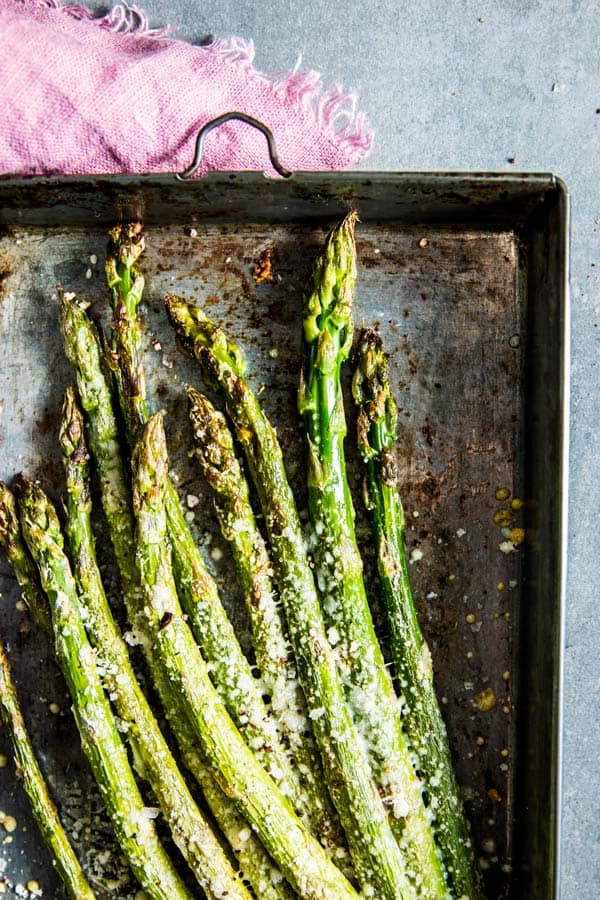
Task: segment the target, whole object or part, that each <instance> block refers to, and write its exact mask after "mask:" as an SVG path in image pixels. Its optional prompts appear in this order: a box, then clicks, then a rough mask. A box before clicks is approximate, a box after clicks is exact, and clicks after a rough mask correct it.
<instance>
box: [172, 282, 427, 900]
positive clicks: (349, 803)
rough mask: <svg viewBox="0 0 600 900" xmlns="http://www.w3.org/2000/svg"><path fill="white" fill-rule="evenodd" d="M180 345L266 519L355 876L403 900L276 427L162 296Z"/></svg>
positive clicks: (219, 353) (176, 302)
mask: <svg viewBox="0 0 600 900" xmlns="http://www.w3.org/2000/svg"><path fill="white" fill-rule="evenodd" d="M165 301H166V305H167V311H168V314H169V318H170V320H171V323H172V325H173V327H174V328H175V330H176V332H177V335H178V337H179V340H180V343H181V346H182V347H183V349H184V350H186V351H187V352H188V353H190V354H191V355H193V356H195V357H196V359H197V360H198V361H199V363H200V365H201V367H202V369H203V371H204V373H205V375H206V376H207V377H208V378H209V379H210V380H211V381H213V382H215V383H216V384H217V385H218V386H219V387H220V388H221V390H222V391H223V392H224V394H225V396H226V398H227V408H228V412H229V415H230V418H231V419H232V421H233V424H234V426H235V433H236V436H237V438H238V440H239V442H240V444H241V446H242V448H243V450H244V453H245V455H246V460H247V462H248V467H249V470H250V474H251V476H252V479H253V481H254V484H255V486H256V489H257V493H258V496H259V499H260V503H261V506H262V510H263V513H264V516H265V522H266V527H267V531H268V537H269V543H270V547H271V552H272V556H273V563H274V569H275V576H276V581H277V583H278V587H279V592H280V596H281V600H282V604H283V608H284V611H285V614H286V617H287V622H288V626H289V629H290V637H291V640H292V644H293V648H294V653H295V657H296V662H297V665H298V670H299V676H300V681H301V683H302V687H303V690H304V695H305V698H306V703H307V707H308V710H309V717H310V718H311V720H312V723H313V731H314V734H315V738H316V740H317V743H318V745H319V749H320V751H321V758H322V761H323V767H324V771H325V777H326V780H327V785H328V788H329V791H330V794H331V797H332V800H333V802H334V806H335V807H336V809H337V810H338V812H339V814H340V819H341V821H342V826H343V828H344V830H345V832H346V838H347V840H348V845H349V849H350V853H351V856H352V861H353V863H354V867H355V871H356V876H357V879H358V880H359V882H360V883H361V886H362V887H363V890H364V891H365V892H367V893H368V892H369V891H374V893H375V896H377V897H382V898H383V897H390V898H395V900H397V898H399V897H411V896H414V891H413V889H412V887H411V885H410V883H409V882H408V879H407V877H406V873H405V868H404V861H403V857H402V854H401V853H400V850H399V848H398V844H397V843H396V840H395V838H394V836H393V834H392V831H391V828H390V824H389V820H388V816H387V812H386V809H385V807H384V805H383V801H382V799H381V797H380V796H379V793H378V792H377V790H376V788H375V785H374V783H373V780H372V778H371V775H370V771H369V762H368V759H367V755H366V751H365V748H364V745H363V741H362V739H361V737H360V736H359V735H358V732H357V730H356V728H355V726H354V723H353V721H352V717H351V715H350V711H349V709H348V706H347V704H346V701H345V698H344V692H343V688H342V685H341V681H340V677H339V674H338V670H337V663H336V658H335V654H334V652H333V650H332V648H331V646H330V644H329V642H328V639H327V635H326V632H325V625H324V623H323V617H322V614H321V609H320V606H319V600H318V597H317V593H316V590H315V584H314V580H313V575H312V571H311V569H310V566H309V562H308V559H307V555H306V545H305V541H304V538H303V534H302V528H301V525H300V520H299V517H298V513H297V510H296V505H295V502H294V498H293V495H292V492H291V489H290V486H289V483H288V480H287V476H286V472H285V467H284V464H283V456H282V453H281V447H280V446H279V442H278V440H277V436H276V434H275V430H274V428H273V427H272V426H271V424H270V423H269V421H268V419H267V418H266V416H265V414H264V412H263V411H262V409H261V407H260V405H259V403H258V401H257V399H256V396H255V395H254V394H253V392H252V390H251V389H250V387H249V385H248V383H247V381H246V380H245V378H244V362H243V359H242V355H241V352H240V350H239V349H238V347H237V346H236V345H235V344H234V343H233V342H232V341H231V340H230V339H228V338H227V336H226V335H225V333H224V332H223V331H222V330H221V329H220V328H218V327H217V326H216V325H215V324H214V323H213V322H211V320H210V319H208V318H207V317H206V316H205V315H204V314H203V312H202V311H201V310H200V309H198V308H197V307H194V306H193V305H191V304H189V303H187V302H186V301H185V300H182V299H181V298H179V297H176V296H175V295H174V294H168V295H167V297H166V298H165Z"/></svg>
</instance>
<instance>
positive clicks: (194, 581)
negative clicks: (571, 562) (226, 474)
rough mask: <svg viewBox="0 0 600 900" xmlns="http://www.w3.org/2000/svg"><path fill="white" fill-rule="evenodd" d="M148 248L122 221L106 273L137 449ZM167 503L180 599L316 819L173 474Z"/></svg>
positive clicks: (247, 716)
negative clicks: (142, 262) (143, 266)
mask: <svg viewBox="0 0 600 900" xmlns="http://www.w3.org/2000/svg"><path fill="white" fill-rule="evenodd" d="M143 249H144V238H143V234H142V232H141V228H140V226H139V225H138V224H131V225H127V226H117V227H116V228H113V229H112V230H111V231H110V232H109V244H108V250H107V257H106V273H107V280H108V284H109V287H110V289H111V298H112V301H111V302H112V308H113V320H112V332H111V348H112V359H113V363H112V368H113V370H114V371H115V373H116V375H117V385H118V390H119V397H120V401H121V407H122V410H121V411H122V414H123V418H124V419H125V422H126V424H127V430H128V436H129V441H130V444H131V446H132V447H133V445H134V444H135V442H136V440H137V437H138V435H139V433H140V429H141V428H143V426H144V424H145V422H146V421H147V418H148V410H147V404H146V392H145V379H144V367H143V362H142V355H141V339H140V327H139V322H138V319H137V307H138V305H139V303H140V300H141V297H142V292H143V288H144V279H143V275H142V274H141V273H140V272H139V270H138V269H137V262H138V260H139V258H140V256H141V254H142V252H143ZM166 505H167V515H168V520H169V538H170V540H171V546H172V550H173V565H174V568H175V573H176V582H177V588H178V592H179V596H180V600H181V602H182V604H183V607H184V610H185V612H186V614H187V615H188V616H189V620H190V624H191V626H192V630H193V632H194V636H195V638H196V640H197V642H198V644H199V646H200V648H201V649H202V652H203V654H204V656H205V658H206V661H207V662H208V663H209V664H210V666H211V675H212V678H213V681H214V683H215V685H216V686H217V690H218V691H219V692H220V694H221V696H222V698H223V701H224V702H225V705H226V707H227V710H228V712H229V714H230V715H231V716H233V719H234V721H235V722H236V724H237V725H238V727H241V728H242V729H243V731H244V734H245V735H246V736H247V738H248V740H249V742H251V745H252V746H253V748H254V751H255V752H256V754H257V756H258V758H259V759H260V761H261V763H262V764H263V766H264V767H265V768H266V769H267V771H269V772H270V773H271V774H272V775H273V777H274V778H275V780H276V781H277V782H278V784H279V785H280V787H281V789H282V790H283V792H284V793H285V794H286V796H288V797H289V798H290V800H291V801H292V802H293V804H294V807H295V809H296V810H297V811H298V813H299V814H301V815H302V816H303V817H305V818H306V819H307V821H309V822H310V820H311V808H310V804H309V803H308V802H307V797H306V792H305V791H304V790H303V789H302V785H301V783H300V780H299V778H298V777H297V774H296V773H295V772H294V771H293V769H292V767H291V766H290V763H289V760H288V758H287V757H286V754H285V751H284V748H283V746H282V744H281V738H280V735H279V733H278V729H277V727H276V723H275V721H274V720H273V718H272V717H271V716H270V715H269V712H268V710H267V707H266V704H265V702H264V701H263V697H262V689H261V686H260V683H259V682H258V681H257V679H256V678H254V676H253V675H252V671H251V668H250V665H249V663H248V661H247V659H246V658H245V656H244V654H243V652H242V649H241V647H240V644H239V641H238V639H237V636H236V634H235V631H234V629H233V627H232V625H231V622H230V621H229V619H228V617H227V614H226V612H225V610H224V608H223V605H222V603H221V600H220V597H219V594H218V590H217V587H216V585H215V582H214V580H213V579H212V578H211V576H210V575H209V573H208V572H207V570H206V567H205V566H204V562H203V560H202V557H201V555H200V552H199V550H198V548H197V547H196V544H195V542H194V540H193V538H192V535H191V533H190V530H189V527H188V524H187V522H186V521H185V517H184V514H183V511H182V509H181V503H180V501H179V498H178V496H177V491H176V490H175V487H174V485H173V483H172V481H171V479H170V478H169V479H168V481H167V492H166ZM266 748H268V750H267V749H266Z"/></svg>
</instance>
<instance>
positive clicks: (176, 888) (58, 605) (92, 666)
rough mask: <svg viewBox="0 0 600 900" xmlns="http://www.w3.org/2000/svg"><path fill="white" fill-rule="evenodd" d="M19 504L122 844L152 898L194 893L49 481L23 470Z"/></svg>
mask: <svg viewBox="0 0 600 900" xmlns="http://www.w3.org/2000/svg"><path fill="white" fill-rule="evenodd" d="M18 505H19V515H20V521H21V527H22V529H23V535H24V537H25V540H26V542H27V546H28V547H29V551H30V553H31V555H32V557H33V559H34V561H35V563H36V565H37V567H38V571H39V574H40V579H41V584H42V588H43V590H44V592H45V594H46V596H47V598H48V601H49V603H50V608H51V611H52V624H53V630H54V639H55V648H56V656H57V659H58V661H59V664H60V666H61V669H62V671H63V675H64V677H65V681H66V682H67V686H68V688H69V692H70V694H71V699H72V701H73V713H74V715H75V721H76V723H77V727H78V729H79V733H80V736H81V743H82V748H83V751H84V753H85V756H86V757H87V759H88V762H89V764H90V767H91V769H92V772H93V773H94V776H95V778H96V781H97V782H98V786H99V788H100V792H101V794H102V798H103V800H104V803H105V805H106V809H107V812H108V814H109V816H110V819H111V821H112V824H113V827H114V830H115V835H116V837H117V840H118V842H119V844H120V846H121V849H122V851H123V853H124V854H125V856H126V857H127V860H128V862H129V864H130V866H131V868H132V870H133V873H134V875H135V877H136V878H137V879H138V881H139V882H140V884H141V885H142V887H143V888H144V890H145V892H146V893H147V895H148V896H149V897H150V898H152V900H155V898H156V900H175V898H181V900H184V898H185V900H189V898H190V897H191V894H190V893H189V891H188V890H187V888H186V886H185V885H184V883H183V881H182V880H181V877H180V876H179V875H178V873H177V871H176V869H175V867H174V865H173V863H172V862H171V860H170V859H169V857H168V856H167V854H166V852H165V849H164V847H163V846H162V844H161V842H160V840H159V838H158V836H157V834H156V829H155V825H154V822H153V821H152V820H151V819H149V818H146V817H145V816H144V801H143V800H142V797H141V795H140V792H139V790H138V787H137V784H136V782H135V778H134V777H133V773H132V771H131V767H130V765H129V760H128V758H127V753H126V751H125V748H124V746H123V744H122V742H121V738H120V737H119V733H118V730H117V726H116V723H115V720H114V717H113V714H112V712H111V709H110V706H109V703H108V700H107V698H106V696H105V694H104V690H103V688H102V682H101V680H100V675H99V672H98V669H97V667H96V658H95V654H94V651H93V649H92V647H91V645H90V643H89V641H88V640H87V637H86V634H85V629H84V628H83V624H82V623H81V620H80V618H79V616H78V603H79V599H78V596H77V587H76V585H75V581H74V579H73V575H72V572H71V568H70V565H69V561H68V559H67V557H66V556H65V553H64V550H63V537H62V533H61V529H60V524H59V521H58V517H57V515H56V512H55V510H54V508H53V506H52V504H51V503H50V501H49V500H48V498H47V497H46V495H45V494H44V492H43V491H42V490H41V488H39V487H37V486H36V485H34V484H33V483H32V482H30V481H27V480H26V479H25V478H23V477H20V478H19V483H18Z"/></svg>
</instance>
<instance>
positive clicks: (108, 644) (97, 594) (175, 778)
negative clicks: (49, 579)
mask: <svg viewBox="0 0 600 900" xmlns="http://www.w3.org/2000/svg"><path fill="white" fill-rule="evenodd" d="M60 445H61V449H62V453H63V462H64V466H65V473H66V483H67V514H68V517H67V523H66V527H65V532H66V537H67V542H68V546H69V551H70V556H71V560H72V562H73V570H74V575H75V580H76V583H77V586H78V589H79V595H80V598H81V608H82V613H83V614H82V615H81V614H80V618H82V621H83V622H84V623H85V627H86V630H87V632H88V635H89V638H90V641H91V643H92V645H93V646H94V649H95V651H96V656H97V659H98V661H99V662H100V665H101V669H102V671H103V673H104V684H105V686H106V688H107V690H108V692H109V695H110V697H111V699H112V701H113V703H114V706H115V709H116V711H117V714H118V715H119V718H120V720H121V722H123V723H125V725H126V732H125V733H126V736H127V740H128V742H129V744H130V745H131V747H132V750H133V758H134V759H135V760H137V761H138V765H139V766H140V769H141V771H140V774H141V775H142V776H143V777H144V778H145V779H146V780H147V781H148V782H149V784H150V786H151V788H152V790H153V792H154V795H155V797H156V799H157V801H158V805H159V807H160V809H161V811H162V814H163V816H164V818H165V821H166V822H167V824H168V825H169V827H170V829H171V834H172V836H173V840H174V842H175V844H176V845H177V847H178V848H179V850H180V851H181V853H182V856H183V857H184V859H185V860H186V862H187V863H188V865H189V866H190V868H191V870H192V871H193V873H194V875H195V876H196V879H197V880H198V883H199V884H200V885H201V886H202V887H203V888H204V890H205V891H206V893H207V894H208V895H209V896H210V897H231V898H234V897H235V898H238V900H250V894H249V893H248V891H247V890H246V888H245V887H244V885H243V884H242V883H241V881H240V879H239V876H238V875H237V874H236V872H235V871H234V870H233V868H232V866H231V863H230V862H229V859H228V857H227V855H226V854H225V852H224V850H223V848H222V847H221V844H220V843H219V841H218V840H217V838H216V837H215V835H214V833H213V831H212V828H211V826H210V824H209V823H208V822H207V820H206V818H205V816H204V815H203V814H202V813H201V812H200V810H199V809H198V807H197V805H196V803H195V802H194V800H193V798H192V796H191V794H190V792H189V790H188V787H187V785H186V783H185V781H184V779H183V777H182V776H181V773H180V772H179V770H178V768H177V764H176V762H175V760H174V759H173V756H172V754H171V751H170V750H169V747H168V745H167V743H166V741H165V739H164V737H163V735H162V733H161V731H160V729H159V727H158V724H157V722H156V719H155V718H154V714H153V713H152V711H151V709H150V706H149V705H148V701H147V700H146V698H145V696H144V694H143V693H142V690H141V688H140V686H139V684H138V682H137V679H136V677H135V674H134V672H133V669H132V667H131V662H130V660H129V654H128V652H127V645H126V644H125V641H124V640H123V638H122V636H121V634H120V632H119V631H118V629H117V626H116V625H115V622H114V619H113V617H112V613H111V610H110V607H109V605H108V601H107V599H106V594H105V592H104V587H103V585H102V580H101V578H100V572H99V571H98V567H97V564H96V554H95V547H94V538H93V534H92V528H91V519H90V516H91V510H92V499H91V493H90V474H89V462H88V460H89V454H88V451H87V446H86V443H85V438H84V423H83V415H82V413H81V410H80V409H79V408H78V406H77V402H76V400H75V395H74V391H73V389H72V388H69V389H68V390H67V393H66V395H65V402H64V404H63V411H62V421H61V429H60ZM78 612H79V611H78Z"/></svg>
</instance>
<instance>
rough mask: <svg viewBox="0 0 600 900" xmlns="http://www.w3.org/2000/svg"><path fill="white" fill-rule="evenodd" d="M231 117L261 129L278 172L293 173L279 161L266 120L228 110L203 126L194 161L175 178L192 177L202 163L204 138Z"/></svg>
mask: <svg viewBox="0 0 600 900" xmlns="http://www.w3.org/2000/svg"><path fill="white" fill-rule="evenodd" d="M231 119H237V120H238V121H240V122H245V123H246V124H247V125H251V126H252V127H253V128H256V129H257V130H258V131H261V132H262V133H263V134H264V136H265V137H266V139H267V146H268V148H269V158H270V160H271V164H272V166H273V168H274V169H275V171H276V172H278V173H279V175H281V177H282V178H289V177H290V176H291V175H292V173H291V172H289V171H288V170H287V169H285V168H284V167H283V166H282V165H281V163H280V162H279V157H278V155H277V148H276V146H275V138H274V137H273V132H272V131H271V129H270V128H268V127H267V126H266V125H265V124H264V122H260V121H259V120H258V119H254V118H253V117H252V116H248V115H246V113H242V112H228V113H223V115H221V116H217V118H216V119H211V120H210V121H209V122H206V124H205V125H203V126H202V128H201V129H200V131H199V132H198V136H197V138H196V148H195V150H194V159H193V161H192V164H191V165H190V166H188V168H187V169H186V170H185V171H184V172H178V173H177V174H176V175H175V178H176V179H177V180H178V181H187V180H188V178H191V177H192V175H193V174H194V172H196V170H197V169H198V166H199V165H200V161H201V159H202V150H203V147H204V139H205V137H206V135H207V134H210V132H211V131H212V130H213V128H218V127H219V125H223V123H224V122H229V121H230V120H231Z"/></svg>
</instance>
